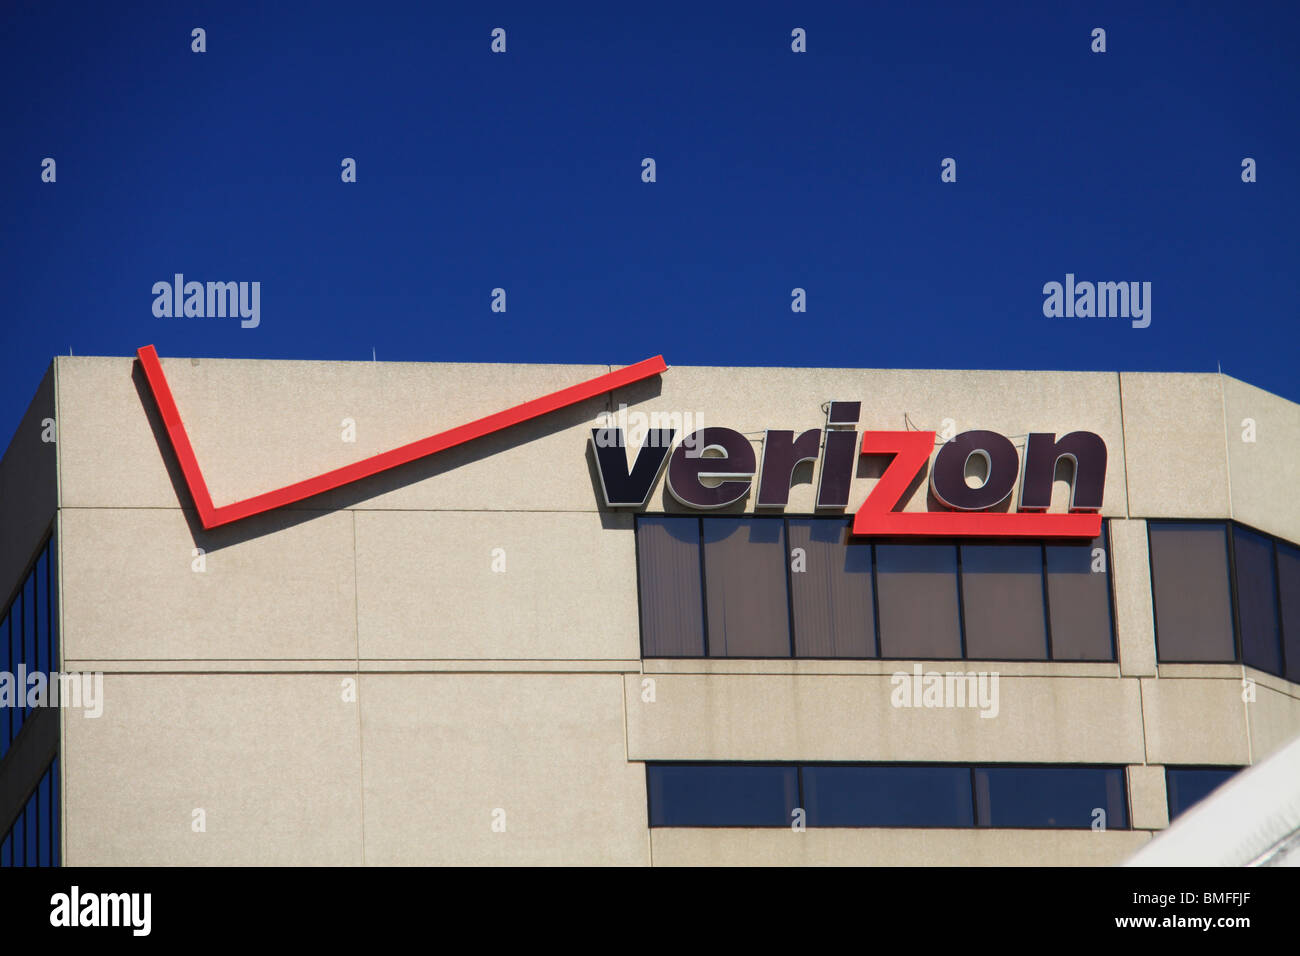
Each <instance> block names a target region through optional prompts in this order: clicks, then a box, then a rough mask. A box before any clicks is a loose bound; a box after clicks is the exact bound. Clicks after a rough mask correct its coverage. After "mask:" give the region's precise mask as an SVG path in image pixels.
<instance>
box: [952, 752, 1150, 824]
mask: <svg viewBox="0 0 1300 956" xmlns="http://www.w3.org/2000/svg"><path fill="white" fill-rule="evenodd" d="M975 806H976V807H977V808H978V810H979V825H980V826H982V827H1049V828H1051V829H1074V828H1078V829H1088V828H1090V827H1091V826H1092V825H1093V820H1094V819H1100V818H1099V817H1096V816H1095V811H1096V810H1098V809H1100V810H1103V811H1105V814H1106V816H1105V825H1106V829H1108V830H1125V829H1128V807H1127V801H1126V798H1125V794H1124V771H1123V770H1122V769H1120V768H1118V767H1115V768H1106V767H980V768H977V769H976V770H975Z"/></svg>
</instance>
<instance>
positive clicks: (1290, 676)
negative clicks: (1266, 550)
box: [1277, 541, 1300, 684]
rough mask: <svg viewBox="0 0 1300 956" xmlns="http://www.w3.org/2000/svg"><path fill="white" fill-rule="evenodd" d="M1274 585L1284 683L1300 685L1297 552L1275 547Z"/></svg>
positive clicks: (1299, 554) (1299, 568) (1299, 569)
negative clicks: (1280, 627) (1277, 604)
mask: <svg viewBox="0 0 1300 956" xmlns="http://www.w3.org/2000/svg"><path fill="white" fill-rule="evenodd" d="M1277 585H1278V596H1279V599H1280V600H1279V601H1278V603H1279V604H1280V606H1281V608H1282V637H1283V640H1284V642H1285V652H1286V679H1287V680H1289V681H1292V682H1293V683H1296V684H1300V548H1295V547H1292V546H1291V545H1289V544H1284V543H1283V542H1281V541H1279V542H1278V543H1277Z"/></svg>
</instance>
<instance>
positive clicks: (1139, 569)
mask: <svg viewBox="0 0 1300 956" xmlns="http://www.w3.org/2000/svg"><path fill="white" fill-rule="evenodd" d="M1109 528H1110V559H1111V566H1110V570H1111V587H1112V590H1113V591H1114V594H1115V636H1116V646H1117V648H1118V650H1119V666H1120V671H1121V672H1122V673H1123V674H1124V675H1125V676H1126V677H1154V676H1155V673H1156V629H1155V628H1156V626H1155V614H1154V611H1153V610H1152V606H1151V557H1150V554H1149V551H1148V544H1147V523H1146V522H1145V521H1111V522H1110V525H1109Z"/></svg>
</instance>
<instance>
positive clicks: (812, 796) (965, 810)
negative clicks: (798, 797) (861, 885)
mask: <svg viewBox="0 0 1300 956" xmlns="http://www.w3.org/2000/svg"><path fill="white" fill-rule="evenodd" d="M803 794H804V806H805V809H807V811H808V820H807V823H808V826H810V827H968V826H971V825H973V824H974V822H975V813H974V809H973V807H972V805H971V792H970V770H969V769H967V768H966V767H855V766H824V765H812V766H806V767H804V768H803Z"/></svg>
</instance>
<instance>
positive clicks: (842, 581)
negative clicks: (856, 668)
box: [789, 518, 876, 657]
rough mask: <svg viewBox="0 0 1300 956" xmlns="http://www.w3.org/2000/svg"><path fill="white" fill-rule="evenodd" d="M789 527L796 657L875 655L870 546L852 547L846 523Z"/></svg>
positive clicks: (800, 521) (803, 523)
mask: <svg viewBox="0 0 1300 956" xmlns="http://www.w3.org/2000/svg"><path fill="white" fill-rule="evenodd" d="M789 528H790V550H791V558H790V602H791V607H792V610H793V612H794V647H795V653H796V654H797V655H798V656H799V657H875V656H876V626H875V621H874V619H873V615H874V613H875V612H874V610H873V609H872V600H871V545H870V543H869V542H865V541H855V542H852V543H850V542H849V525H848V523H847V522H841V521H822V520H817V519H799V518H792V519H790V522H789ZM796 548H797V549H800V550H801V551H802V555H798V554H795V549H796Z"/></svg>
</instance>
